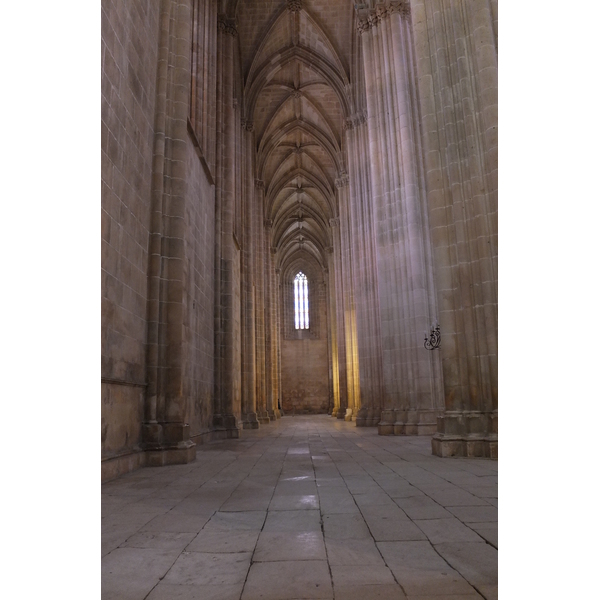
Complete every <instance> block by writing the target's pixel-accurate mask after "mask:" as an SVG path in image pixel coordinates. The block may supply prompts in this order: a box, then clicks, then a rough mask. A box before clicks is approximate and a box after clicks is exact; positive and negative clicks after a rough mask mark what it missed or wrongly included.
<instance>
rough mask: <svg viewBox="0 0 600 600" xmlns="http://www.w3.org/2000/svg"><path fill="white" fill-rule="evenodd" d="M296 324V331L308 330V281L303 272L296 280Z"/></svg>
mask: <svg viewBox="0 0 600 600" xmlns="http://www.w3.org/2000/svg"><path fill="white" fill-rule="evenodd" d="M294 322H295V325H296V329H308V279H307V278H306V275H305V274H304V273H303V272H302V271H300V272H299V273H298V275H296V278H295V279H294Z"/></svg>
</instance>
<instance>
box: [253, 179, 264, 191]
mask: <svg viewBox="0 0 600 600" xmlns="http://www.w3.org/2000/svg"><path fill="white" fill-rule="evenodd" d="M254 185H255V187H256V188H258V189H259V190H264V189H265V182H264V181H263V180H262V179H255V180H254Z"/></svg>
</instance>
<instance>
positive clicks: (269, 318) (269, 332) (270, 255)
mask: <svg viewBox="0 0 600 600" xmlns="http://www.w3.org/2000/svg"><path fill="white" fill-rule="evenodd" d="M272 227H273V221H272V220H271V219H265V220H264V228H265V234H264V239H265V253H264V257H265V260H264V281H265V382H266V388H265V393H266V400H267V413H268V415H269V418H270V419H271V420H272V421H274V420H275V419H278V418H279V417H280V416H281V414H280V412H279V407H278V404H277V392H278V389H277V380H276V372H277V370H276V365H275V363H276V356H277V354H276V345H275V344H276V339H277V335H276V330H275V323H274V304H273V288H274V275H275V266H274V264H273V259H274V256H275V252H276V249H275V248H272V247H271V229H272Z"/></svg>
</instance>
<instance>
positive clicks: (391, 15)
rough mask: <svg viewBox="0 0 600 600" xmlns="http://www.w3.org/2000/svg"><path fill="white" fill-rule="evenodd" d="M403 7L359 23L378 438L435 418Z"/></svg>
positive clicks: (431, 296)
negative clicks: (375, 301) (375, 313)
mask: <svg viewBox="0 0 600 600" xmlns="http://www.w3.org/2000/svg"><path fill="white" fill-rule="evenodd" d="M409 12H410V11H409V5H408V3H407V2H404V1H401V2H389V1H388V2H384V3H380V4H378V5H377V8H376V9H372V10H370V11H369V14H368V17H367V19H363V20H362V21H360V22H359V31H360V32H361V35H362V38H361V39H362V42H363V50H364V69H365V86H366V91H367V110H368V131H369V145H370V161H371V177H372V190H373V215H374V229H375V239H376V258H377V274H378V289H379V303H380V318H381V336H382V337H381V339H382V348H383V409H384V410H383V411H382V416H381V422H380V425H379V432H380V433H381V434H393V433H423V434H431V433H433V432H434V431H435V428H436V424H435V422H436V417H437V416H438V414H440V413H441V409H442V395H441V382H440V381H439V377H437V372H436V369H435V365H434V361H435V360H438V357H437V355H432V354H431V353H428V352H427V350H425V349H424V348H423V331H424V330H425V329H426V328H428V327H429V325H430V324H431V322H432V321H434V320H435V319H436V316H435V312H436V299H435V293H434V285H433V262H432V256H431V249H430V245H429V239H428V223H427V217H428V215H427V212H426V210H425V202H424V200H425V183H424V176H423V169H422V165H421V160H420V143H421V142H420V138H419V135H420V134H419V127H418V123H419V113H418V104H417V94H416V81H415V75H414V70H413V66H412V61H411V58H410V56H411V47H412V37H411V36H412V34H411V28H410V20H409Z"/></svg>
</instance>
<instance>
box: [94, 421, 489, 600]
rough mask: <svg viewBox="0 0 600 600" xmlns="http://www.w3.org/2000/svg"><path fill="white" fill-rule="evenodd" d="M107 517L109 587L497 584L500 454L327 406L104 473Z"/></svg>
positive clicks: (387, 594) (377, 595)
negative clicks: (447, 454)
mask: <svg viewBox="0 0 600 600" xmlns="http://www.w3.org/2000/svg"><path fill="white" fill-rule="evenodd" d="M475 463H476V464H475ZM101 521H102V598H103V600H138V599H139V600H144V599H145V598H147V600H199V599H202V600H258V599H260V600H269V599H272V600H295V599H297V598H303V599H307V600H310V599H311V598H314V599H332V600H333V598H334V593H335V600H358V599H360V600H405V599H406V598H408V599H409V600H412V599H413V598H414V599H419V600H427V599H428V598H435V599H436V600H441V599H442V598H444V599H445V598H447V599H448V600H453V599H454V600H466V599H469V600H472V599H474V598H482V597H484V598H489V599H491V598H495V597H497V593H498V591H497V590H498V585H497V550H496V548H497V546H498V523H497V463H496V462H495V461H490V460H485V459H480V460H477V461H469V460H465V459H441V458H439V457H436V456H433V455H432V454H431V438H430V437H429V436H420V437H409V436H379V435H378V434H377V429H376V428H358V427H356V426H355V424H353V423H351V422H345V421H340V420H337V419H332V418H331V417H327V416H312V417H311V416H300V417H284V418H282V419H279V420H277V421H276V422H272V423H270V424H269V425H264V426H261V427H260V429H257V430H245V431H243V432H242V438H241V439H238V440H218V441H214V442H210V443H207V444H204V445H202V446H199V447H198V449H197V460H196V461H194V462H192V463H190V464H187V465H172V466H167V467H162V468H146V469H141V470H139V471H136V472H134V473H130V474H127V475H123V476H122V477H120V478H118V479H116V480H113V481H111V482H109V483H107V484H104V485H103V486H102V520H101Z"/></svg>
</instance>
